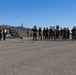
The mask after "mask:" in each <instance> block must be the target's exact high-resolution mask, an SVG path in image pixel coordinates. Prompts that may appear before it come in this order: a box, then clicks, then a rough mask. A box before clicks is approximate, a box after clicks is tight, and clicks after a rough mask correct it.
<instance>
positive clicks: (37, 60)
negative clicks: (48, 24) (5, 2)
mask: <svg viewBox="0 0 76 75" xmlns="http://www.w3.org/2000/svg"><path fill="white" fill-rule="evenodd" d="M0 75H76V41H48V40H46V41H37V42H32V39H31V38H24V39H6V41H0Z"/></svg>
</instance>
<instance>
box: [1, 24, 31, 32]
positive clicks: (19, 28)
mask: <svg viewBox="0 0 76 75" xmlns="http://www.w3.org/2000/svg"><path fill="white" fill-rule="evenodd" d="M0 27H6V28H11V29H15V30H18V31H32V30H31V29H30V28H25V27H21V26H18V27H15V26H10V25H0Z"/></svg>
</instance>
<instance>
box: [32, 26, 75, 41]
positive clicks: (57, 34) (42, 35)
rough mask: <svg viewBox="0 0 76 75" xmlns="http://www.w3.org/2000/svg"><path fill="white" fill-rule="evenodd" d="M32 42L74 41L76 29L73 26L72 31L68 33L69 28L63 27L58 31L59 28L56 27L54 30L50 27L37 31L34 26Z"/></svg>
mask: <svg viewBox="0 0 76 75" xmlns="http://www.w3.org/2000/svg"><path fill="white" fill-rule="evenodd" d="M32 31H33V41H37V38H38V40H42V39H43V40H46V39H49V40H50V39H51V40H54V41H55V40H57V39H58V40H70V39H71V40H75V39H76V27H75V26H74V27H73V28H72V30H71V31H70V30H69V28H66V27H64V28H63V29H62V28H61V29H59V26H56V28H52V27H50V29H48V28H45V27H44V29H43V31H42V28H41V27H39V29H37V27H36V26H34V27H33V29H32Z"/></svg>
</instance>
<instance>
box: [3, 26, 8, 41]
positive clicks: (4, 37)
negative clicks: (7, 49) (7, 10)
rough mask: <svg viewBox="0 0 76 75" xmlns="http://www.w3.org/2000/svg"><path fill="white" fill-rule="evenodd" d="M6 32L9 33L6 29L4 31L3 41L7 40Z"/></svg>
mask: <svg viewBox="0 0 76 75" xmlns="http://www.w3.org/2000/svg"><path fill="white" fill-rule="evenodd" d="M6 32H7V30H6V28H5V27H4V29H3V40H6Z"/></svg>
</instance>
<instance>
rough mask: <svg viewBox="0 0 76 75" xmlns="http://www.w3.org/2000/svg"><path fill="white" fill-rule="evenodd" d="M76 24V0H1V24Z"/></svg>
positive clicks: (30, 25)
mask: <svg viewBox="0 0 76 75" xmlns="http://www.w3.org/2000/svg"><path fill="white" fill-rule="evenodd" d="M22 22H23V25H24V27H26V28H32V27H33V26H34V25H36V26H37V27H42V28H43V27H48V28H50V26H56V25H59V26H60V27H62V28H63V27H69V28H70V29H72V27H73V26H76V0H0V25H2V24H5V25H11V26H20V25H21V24H22Z"/></svg>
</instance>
